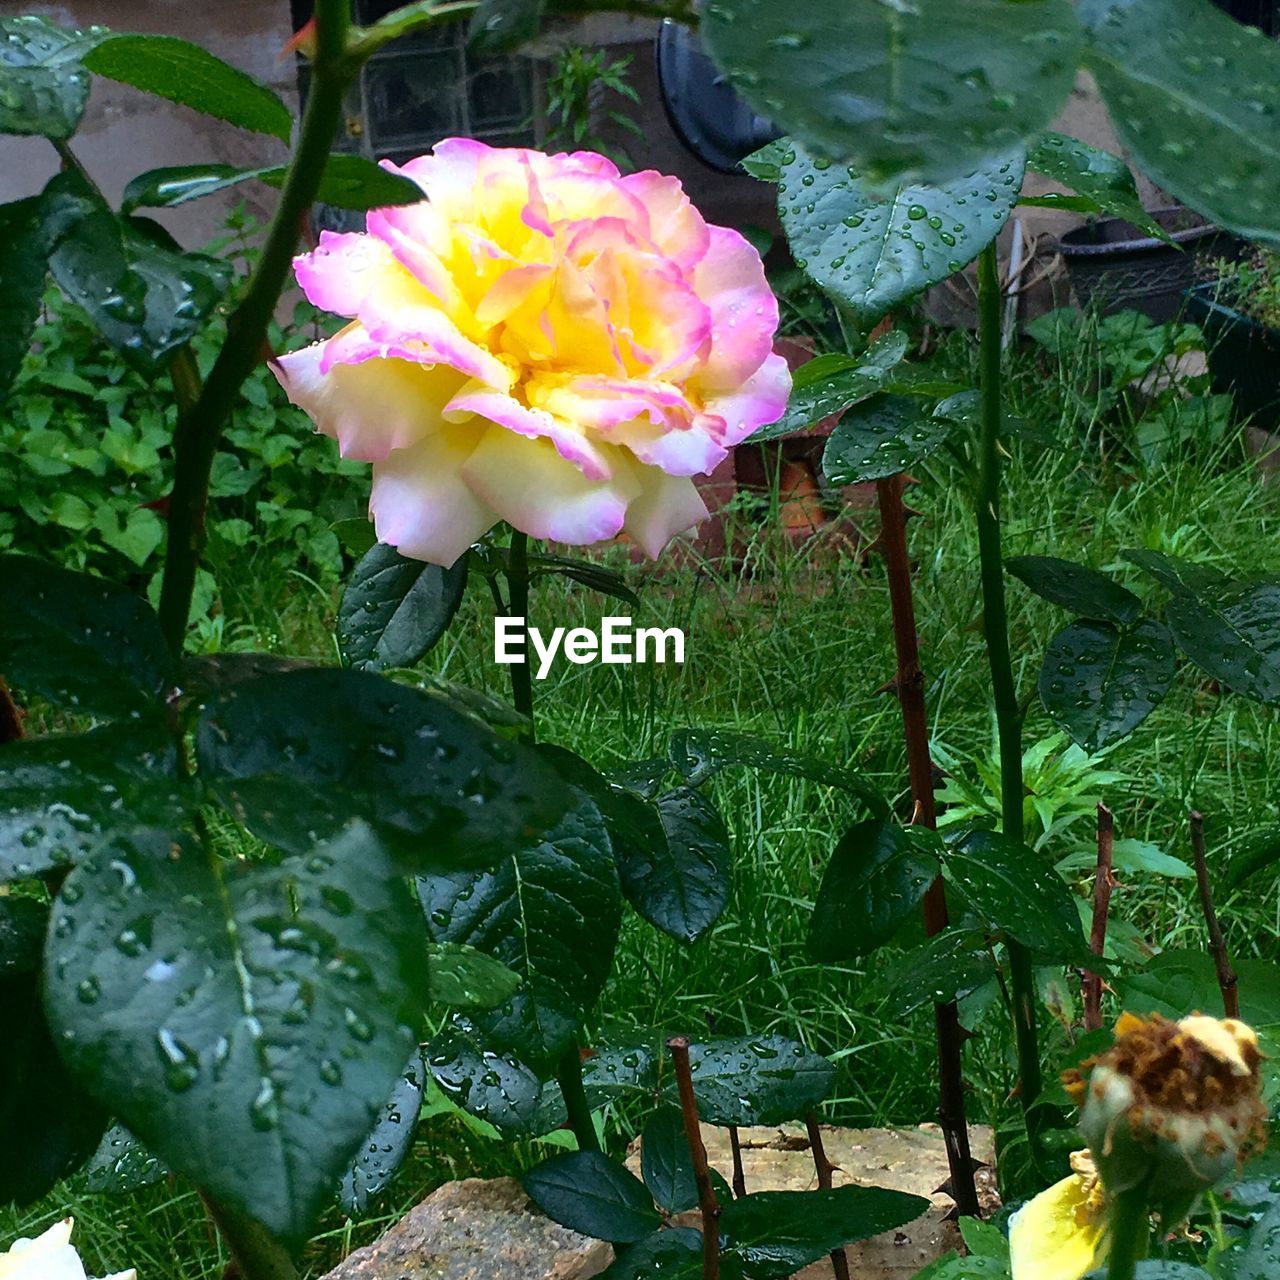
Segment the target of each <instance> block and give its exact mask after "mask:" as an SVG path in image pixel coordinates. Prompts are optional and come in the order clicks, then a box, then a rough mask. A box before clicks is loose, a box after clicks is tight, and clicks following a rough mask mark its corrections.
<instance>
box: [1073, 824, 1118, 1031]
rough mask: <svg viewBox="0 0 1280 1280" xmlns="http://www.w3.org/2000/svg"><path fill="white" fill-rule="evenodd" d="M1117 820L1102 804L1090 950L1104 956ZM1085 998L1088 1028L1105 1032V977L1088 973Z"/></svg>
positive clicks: (1094, 881) (1114, 880)
mask: <svg viewBox="0 0 1280 1280" xmlns="http://www.w3.org/2000/svg"><path fill="white" fill-rule="evenodd" d="M1114 831H1115V820H1114V819H1113V818H1112V816H1111V810H1110V809H1108V808H1107V806H1106V805H1105V804H1099V805H1098V867H1097V870H1096V871H1095V872H1094V873H1093V925H1092V927H1091V928H1090V930H1089V949H1090V950H1091V951H1092V952H1093V954H1094V955H1095V956H1100V955H1101V954H1102V952H1103V950H1104V948H1105V947H1106V945H1107V913H1108V912H1109V911H1110V910H1111V891H1112V889H1114V888H1115V887H1116V878H1115V876H1113V875H1112V874H1111V855H1112V846H1113V834H1114ZM1081 987H1082V991H1081V994H1082V996H1083V997H1084V1029H1085V1030H1086V1031H1100V1030H1101V1029H1102V977H1101V975H1100V974H1097V973H1094V972H1093V971H1092V970H1087V971H1086V972H1085V975H1084V980H1083V981H1082V983H1081Z"/></svg>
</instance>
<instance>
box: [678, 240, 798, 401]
mask: <svg viewBox="0 0 1280 1280" xmlns="http://www.w3.org/2000/svg"><path fill="white" fill-rule="evenodd" d="M693 282H694V286H695V288H696V289H697V291H698V296H699V297H700V298H702V299H703V300H704V301H705V302H706V304H707V306H708V307H709V308H710V311H711V326H712V327H711V351H710V354H709V356H708V357H707V363H706V367H705V368H704V369H703V370H702V371H701V372H700V373H699V374H698V383H699V385H700V386H703V387H706V388H708V389H709V390H714V391H727V390H729V389H731V388H732V387H735V386H737V384H738V383H740V382H742V381H744V380H745V379H746V378H748V377H750V376H751V374H753V373H754V372H755V371H756V370H757V369H758V368H759V367H760V365H761V363H762V362H763V360H764V358H765V356H767V355H768V354H769V352H770V351H772V350H773V335H774V333H775V332H776V331H777V328H778V300H777V299H776V298H775V297H774V296H773V291H772V290H771V289H770V288H769V285H768V282H767V281H766V280H765V276H764V264H763V263H762V262H761V261H760V255H759V254H758V253H757V252H756V251H755V250H754V249H753V248H752V247H751V245H750V244H749V243H748V242H747V240H746V239H745V238H744V237H743V236H741V235H739V234H738V233H737V232H736V231H731V230H729V228H728V227H712V228H711V241H710V244H709V245H708V248H707V254H706V257H704V258H703V259H702V261H701V262H699V263H698V265H697V267H696V268H695V269H694V272H693Z"/></svg>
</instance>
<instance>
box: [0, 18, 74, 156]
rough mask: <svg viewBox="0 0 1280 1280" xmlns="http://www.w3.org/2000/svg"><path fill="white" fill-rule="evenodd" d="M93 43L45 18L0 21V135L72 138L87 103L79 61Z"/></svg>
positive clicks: (4, 19)
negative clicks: (15, 134) (14, 134)
mask: <svg viewBox="0 0 1280 1280" xmlns="http://www.w3.org/2000/svg"><path fill="white" fill-rule="evenodd" d="M94 38H95V37H93V36H92V35H89V36H85V35H84V34H83V33H81V32H79V31H74V30H68V29H67V28H65V27H55V26H54V25H53V24H52V23H51V22H47V21H45V19H44V18H38V17H34V16H23V17H10V18H0V133H17V134H36V135H41V136H43V137H46V138H53V139H56V140H58V141H66V139H68V138H69V137H71V135H72V134H73V133H75V131H76V126H77V125H78V124H79V123H80V117H81V116H82V115H83V114H84V108H85V104H86V103H87V102H88V101H89V76H88V74H87V73H86V72H85V70H84V68H83V67H82V66H81V65H80V58H81V56H82V55H83V54H84V53H85V51H86V50H87V49H89V48H90V47H91V46H92V43H93V40H94Z"/></svg>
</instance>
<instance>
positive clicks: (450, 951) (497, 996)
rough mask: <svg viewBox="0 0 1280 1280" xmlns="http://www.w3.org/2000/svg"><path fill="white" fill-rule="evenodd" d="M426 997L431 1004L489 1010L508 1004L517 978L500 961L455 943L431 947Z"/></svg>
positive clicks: (437, 944)
mask: <svg viewBox="0 0 1280 1280" xmlns="http://www.w3.org/2000/svg"><path fill="white" fill-rule="evenodd" d="M427 974H428V987H427V993H428V995H429V996H430V997H431V1000H432V1003H434V1004H447V1005H454V1006H462V1007H467V1006H470V1007H472V1008H478V1009H492V1008H494V1007H495V1006H497V1005H500V1004H502V1003H503V1002H504V1001H505V1000H509V999H510V998H511V996H512V995H513V994H514V993H515V990H516V988H517V987H518V986H519V985H520V978H519V976H518V975H517V974H514V973H512V972H511V970H510V969H508V968H507V966H506V965H505V964H502V963H501V961H498V960H495V959H494V958H493V957H492V956H487V955H485V954H484V952H483V951H477V950H476V949H475V948H474V947H464V946H459V944H458V943H456V942H439V943H433V944H432V945H431V947H430V949H429V950H428V952H427Z"/></svg>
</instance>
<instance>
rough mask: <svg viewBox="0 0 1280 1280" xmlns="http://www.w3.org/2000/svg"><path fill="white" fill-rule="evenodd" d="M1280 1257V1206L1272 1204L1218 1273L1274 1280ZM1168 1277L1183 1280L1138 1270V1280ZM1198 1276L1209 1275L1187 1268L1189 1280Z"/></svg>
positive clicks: (1238, 1279)
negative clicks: (1146, 1273) (1277, 1259)
mask: <svg viewBox="0 0 1280 1280" xmlns="http://www.w3.org/2000/svg"><path fill="white" fill-rule="evenodd" d="M1277 1257H1280V1203H1277V1204H1272V1205H1271V1206H1270V1207H1269V1208H1268V1209H1267V1211H1266V1212H1265V1213H1264V1214H1263V1215H1262V1216H1261V1217H1260V1218H1259V1219H1258V1220H1257V1222H1255V1223H1254V1224H1253V1226H1251V1227H1250V1228H1249V1231H1248V1233H1247V1234H1246V1235H1245V1237H1244V1239H1243V1240H1242V1241H1241V1242H1240V1243H1239V1244H1237V1245H1236V1246H1235V1248H1233V1249H1229V1250H1228V1251H1227V1252H1226V1253H1224V1254H1222V1255H1221V1256H1220V1259H1219V1267H1220V1272H1219V1273H1220V1274H1221V1275H1222V1276H1223V1277H1224V1280H1272V1277H1273V1276H1274V1275H1275V1273H1276V1258H1277ZM1141 1265H1142V1264H1139V1267H1141ZM1166 1265H1168V1264H1166ZM1166 1277H1167V1280H1183V1277H1182V1276H1179V1275H1178V1273H1177V1272H1171V1271H1165V1272H1160V1271H1155V1272H1153V1273H1152V1274H1150V1275H1144V1274H1143V1273H1142V1272H1141V1270H1139V1273H1138V1280H1165V1278H1166ZM1199 1277H1206V1280H1207V1277H1208V1272H1205V1271H1200V1270H1199V1268H1187V1273H1186V1280H1199Z"/></svg>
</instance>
